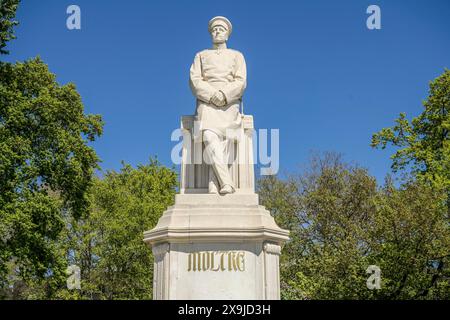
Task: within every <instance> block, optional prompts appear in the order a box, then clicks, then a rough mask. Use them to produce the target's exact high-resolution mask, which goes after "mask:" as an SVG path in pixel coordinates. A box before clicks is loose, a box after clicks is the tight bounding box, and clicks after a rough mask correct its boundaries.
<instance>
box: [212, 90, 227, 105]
mask: <svg viewBox="0 0 450 320" xmlns="http://www.w3.org/2000/svg"><path fill="white" fill-rule="evenodd" d="M211 103H212V104H214V105H215V106H217V107H223V106H226V105H227V98H226V97H225V94H224V93H223V92H222V91H216V93H214V94H213V96H212V97H211Z"/></svg>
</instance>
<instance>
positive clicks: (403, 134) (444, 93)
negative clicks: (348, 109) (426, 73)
mask: <svg viewBox="0 0 450 320" xmlns="http://www.w3.org/2000/svg"><path fill="white" fill-rule="evenodd" d="M423 106H424V110H423V112H422V113H421V114H420V115H419V116H418V117H415V118H413V119H412V121H408V120H407V119H406V114H405V113H401V114H400V117H399V118H398V119H396V120H395V122H396V125H395V126H394V127H392V128H384V129H382V130H381V131H380V132H378V133H376V134H374V135H373V137H372V146H373V147H381V148H382V149H384V148H386V146H387V145H389V144H391V145H393V146H394V147H396V148H398V150H397V151H396V153H395V154H394V155H393V156H392V159H393V163H392V169H393V170H394V171H400V170H405V169H408V168H411V169H412V170H411V171H412V173H413V174H414V175H415V176H416V177H417V178H418V179H422V180H424V181H426V182H428V183H431V184H433V185H434V186H436V187H441V188H442V187H443V188H445V189H447V190H448V191H449V194H450V136H449V132H450V113H449V111H450V70H448V69H446V70H445V71H444V73H443V74H442V75H440V76H439V77H437V78H436V79H435V80H433V81H431V82H430V89H429V95H428V98H427V99H426V100H425V101H424V102H423Z"/></svg>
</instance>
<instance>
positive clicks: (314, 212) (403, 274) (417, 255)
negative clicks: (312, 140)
mask: <svg viewBox="0 0 450 320" xmlns="http://www.w3.org/2000/svg"><path fill="white" fill-rule="evenodd" d="M258 185H259V187H258V189H259V192H260V196H261V199H262V204H263V205H265V206H266V207H267V208H268V209H269V210H270V211H271V213H272V214H273V215H274V217H275V219H276V221H277V223H278V224H280V226H281V227H283V228H287V229H290V230H291V241H290V242H288V243H287V244H286V246H285V248H284V249H283V251H282V256H281V270H280V271H281V286H282V298H283V299H439V298H441V299H442V298H450V291H449V284H450V282H449V266H448V262H449V261H448V259H449V248H450V232H449V229H448V221H447V219H446V211H445V206H444V205H443V199H445V196H444V195H443V194H442V192H438V191H437V190H436V189H433V188H430V187H429V186H427V185H424V184H421V183H420V182H418V181H414V180H411V181H409V182H408V183H405V184H404V185H403V186H401V187H400V188H395V187H394V186H393V184H392V182H391V180H390V179H387V182H386V185H385V187H383V188H379V187H377V183H376V180H375V178H374V177H372V176H370V175H369V174H368V172H367V170H366V169H364V168H360V167H358V166H355V165H349V164H345V163H344V162H343V161H342V160H341V158H340V156H339V155H336V154H332V153H328V154H325V155H324V156H316V157H313V158H312V160H311V164H310V166H309V167H308V168H307V169H306V170H305V171H304V172H301V173H299V174H295V175H291V176H290V177H289V178H288V179H287V180H280V179H278V178H276V177H268V178H263V179H262V180H260V181H259V182H258ZM369 265H377V266H379V267H380V268H381V271H382V285H381V289H380V290H369V289H368V288H367V286H366V281H367V278H368V277H369V275H368V274H366V270H367V267H368V266H369Z"/></svg>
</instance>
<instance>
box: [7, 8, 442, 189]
mask: <svg viewBox="0 0 450 320" xmlns="http://www.w3.org/2000/svg"><path fill="white" fill-rule="evenodd" d="M70 4H76V5H78V6H79V7H80V8H81V30H68V29H67V28H66V19H67V17H68V15H67V14H66V8H67V7H68V6H69V5H70ZM371 4H376V5H378V6H380V8H381V23H382V29H381V30H369V29H367V27H366V19H367V17H368V14H366V8H367V7H368V6H369V5H371ZM449 14H450V1H447V0H442V1H438V0H415V1H407V0H390V1H375V0H371V1H364V0H354V1H348V0H346V1H344V0H341V1H337V0H335V1H331V0H329V1H325V0H315V1H312V0H308V1H300V0H296V1H294V0H292V1H285V0H278V1H263V0H259V1H249V0H247V1H243V0H239V1H234V0H229V1H226V2H221V1H204V0H195V1H181V0H180V1H173V0H172V1H167V0H165V1H163V0H160V1H159V0H158V1H157V0H129V1H113V0H108V1H107V0H95V1H93V0H71V1H66V0H57V1H56V0H39V1H34V0H23V1H22V4H21V6H20V8H19V11H18V15H17V18H18V20H19V21H20V25H19V26H18V27H17V28H16V35H17V39H16V40H14V41H12V42H10V44H9V45H8V49H9V50H10V51H11V54H10V55H9V56H6V57H5V56H3V57H2V58H3V59H5V60H8V61H16V60H19V61H21V60H25V59H28V58H30V57H34V56H36V55H40V56H41V58H42V59H43V60H44V61H45V62H46V63H47V64H48V65H49V67H50V70H51V71H52V72H53V73H55V74H56V75H57V79H58V81H59V82H60V83H62V84H64V83H67V82H74V83H75V84H76V86H77V89H78V91H79V92H80V94H81V96H82V99H83V102H84V104H85V109H86V112H87V113H96V114H101V115H102V116H103V119H104V120H105V123H106V124H105V127H104V135H103V136H102V137H101V138H100V139H99V140H98V141H97V142H95V143H94V144H93V146H94V148H95V149H96V151H97V153H98V154H99V156H100V158H101V159H102V163H101V167H102V168H103V169H104V170H106V169H119V168H120V167H121V164H120V162H121V161H122V160H124V161H125V162H128V163H130V164H132V165H136V164H138V163H145V162H147V161H148V158H149V157H150V156H151V155H153V156H155V155H156V156H157V157H158V159H159V160H160V161H161V162H162V163H163V164H165V165H167V166H172V163H171V159H170V152H171V149H172V147H173V146H174V145H175V144H176V142H172V141H171V140H170V135H171V133H172V131H173V130H174V129H175V128H178V127H179V123H180V117H181V115H185V114H193V113H194V110H195V100H194V98H193V96H192V93H191V91H190V89H189V86H188V72H189V67H190V65H191V63H192V60H193V57H194V55H195V53H196V52H197V51H200V50H201V49H204V48H207V47H210V37H209V34H208V32H207V23H208V20H209V19H210V18H212V17H213V16H216V15H224V16H226V17H228V18H229V19H230V20H231V22H232V23H233V34H232V36H231V38H230V41H229V47H230V48H234V49H237V50H239V51H241V52H243V54H244V56H245V58H246V62H247V70H248V87H247V90H246V92H245V98H244V99H245V111H246V113H247V114H252V115H253V116H254V120H255V126H256V128H257V129H258V128H265V129H271V128H272V129H279V130H280V172H281V173H284V172H294V171H297V170H298V169H299V165H301V164H304V163H305V162H306V161H307V160H308V158H309V156H310V153H311V151H337V152H341V153H343V154H344V159H345V160H347V161H352V162H356V163H358V164H360V165H362V166H364V167H367V168H368V169H369V171H370V173H371V174H373V175H374V176H376V177H377V179H378V180H379V181H380V182H382V180H383V177H384V176H385V174H386V173H388V172H389V171H390V160H389V156H390V154H392V151H393V150H392V149H391V150H386V151H380V150H375V149H372V148H371V147H370V140H371V136H372V134H373V133H374V132H376V131H378V130H380V129H381V128H383V127H387V126H391V125H392V124H393V121H394V119H395V118H396V117H397V116H398V114H399V113H400V112H406V113H407V115H408V117H409V118H411V116H416V115H418V114H419V113H420V112H421V110H422V104H421V101H422V100H423V99H425V98H426V96H427V91H428V82H429V81H430V80H432V79H434V78H436V77H437V76H438V75H440V74H441V73H442V72H443V71H444V68H445V67H447V68H450V19H449V18H448V17H449Z"/></svg>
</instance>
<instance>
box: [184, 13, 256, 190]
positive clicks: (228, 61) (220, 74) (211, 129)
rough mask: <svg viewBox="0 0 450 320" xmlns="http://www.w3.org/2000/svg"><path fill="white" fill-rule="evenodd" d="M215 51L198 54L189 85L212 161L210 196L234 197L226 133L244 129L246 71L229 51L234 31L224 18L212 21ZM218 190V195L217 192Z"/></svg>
mask: <svg viewBox="0 0 450 320" xmlns="http://www.w3.org/2000/svg"><path fill="white" fill-rule="evenodd" d="M208 30H209V32H210V34H211V38H212V42H213V47H212V48H211V49H206V50H203V51H200V52H198V53H197V54H196V55H195V58H194V62H193V63H192V66H191V69H190V85H191V89H192V92H193V93H194V95H195V97H196V98H197V110H196V115H197V121H199V124H200V126H199V132H200V134H202V135H203V142H204V143H205V152H206V156H207V157H208V158H209V162H208V163H210V169H209V185H208V192H209V193H218V192H220V193H221V194H227V193H233V192H235V190H236V186H235V185H234V183H233V180H232V178H231V175H230V172H229V169H228V162H229V161H228V156H229V150H228V148H229V146H230V143H229V142H230V141H229V139H230V138H229V137H228V136H227V130H228V132H229V130H235V129H237V128H239V127H240V126H241V121H242V119H241V114H240V113H239V105H240V102H241V99H242V95H243V94H244V90H245V87H246V80H247V69H246V65H245V59H244V56H243V55H242V53H240V52H239V51H236V50H232V49H228V48H227V41H228V38H229V36H230V34H231V31H232V25H231V22H230V21H229V20H228V19H227V18H225V17H221V16H218V17H214V18H212V19H211V20H210V21H209V24H208ZM218 190H219V191H218Z"/></svg>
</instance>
